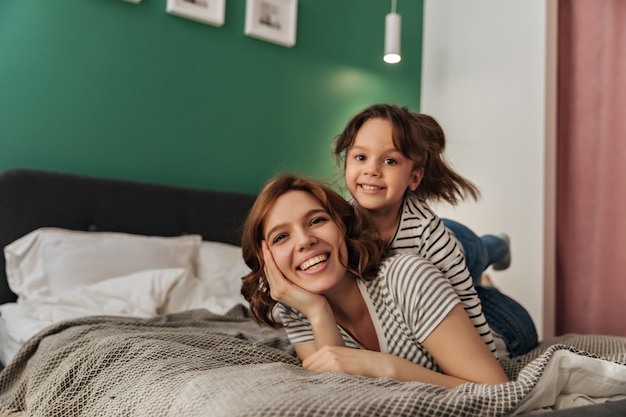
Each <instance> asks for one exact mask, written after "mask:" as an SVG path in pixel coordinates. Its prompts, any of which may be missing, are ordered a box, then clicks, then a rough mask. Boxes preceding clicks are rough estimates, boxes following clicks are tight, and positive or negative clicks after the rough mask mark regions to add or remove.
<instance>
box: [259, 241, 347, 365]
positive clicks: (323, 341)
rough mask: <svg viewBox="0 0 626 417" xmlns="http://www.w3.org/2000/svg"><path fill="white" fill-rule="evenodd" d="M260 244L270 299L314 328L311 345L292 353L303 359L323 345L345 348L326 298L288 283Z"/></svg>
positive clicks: (270, 255)
mask: <svg viewBox="0 0 626 417" xmlns="http://www.w3.org/2000/svg"><path fill="white" fill-rule="evenodd" d="M262 245H263V255H264V261H265V276H266V278H267V282H268V283H269V286H270V295H271V297H272V298H273V299H274V300H276V301H278V302H281V303H283V304H286V305H288V306H290V307H292V308H294V309H296V310H298V311H299V312H301V313H302V314H304V316H305V317H306V318H307V319H308V320H309V322H310V323H311V327H312V329H313V336H314V338H315V342H314V343H302V344H298V345H295V350H296V353H297V354H298V357H299V358H300V360H303V359H305V358H306V357H308V356H309V355H311V354H312V353H314V352H315V351H317V350H318V349H319V348H321V347H322V346H326V345H335V346H344V341H343V338H342V337H341V334H340V333H339V329H338V328H337V323H336V321H335V316H334V314H333V310H332V308H331V307H330V304H329V303H328V300H327V299H326V297H324V296H321V295H317V294H313V293H311V292H309V291H306V290H305V289H303V288H302V287H299V286H297V285H295V284H294V283H293V282H291V281H289V280H288V279H287V278H286V277H285V276H284V275H283V273H282V272H281V271H280V269H278V266H277V265H276V262H275V261H274V258H273V257H272V253H271V251H270V250H269V248H268V246H267V242H265V241H263V243H262Z"/></svg>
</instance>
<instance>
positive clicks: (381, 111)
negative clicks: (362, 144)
mask: <svg viewBox="0 0 626 417" xmlns="http://www.w3.org/2000/svg"><path fill="white" fill-rule="evenodd" d="M370 119H384V120H389V121H390V122H391V125H392V126H393V127H392V129H393V130H392V132H393V133H392V135H393V143H394V145H395V147H396V148H397V149H398V150H399V151H400V152H402V154H403V155H404V156H406V157H407V158H409V159H410V160H411V161H413V163H414V168H415V169H419V168H424V178H423V179H422V182H421V183H420V185H419V187H417V189H416V190H415V191H413V193H415V194H416V195H417V196H418V197H419V198H421V199H423V200H444V201H447V202H448V203H450V204H452V205H456V204H458V203H459V202H460V201H462V200H464V199H465V198H466V197H468V196H470V197H472V198H473V199H474V200H478V198H479V196H480V191H479V190H478V188H477V187H476V185H474V184H473V183H472V182H470V181H469V180H468V179H466V178H464V177H463V176H461V175H460V174H458V173H457V172H456V171H454V170H453V169H452V167H450V165H449V164H448V163H447V162H446V160H445V157H444V150H445V147H446V137H445V134H444V132H443V128H442V127H441V126H440V125H439V123H437V121H436V120H435V119H434V118H433V117H431V116H429V115H426V114H422V113H414V112H411V111H409V109H408V108H407V107H399V106H396V105H392V104H374V105H372V106H370V107H368V108H366V109H365V110H363V111H361V112H360V113H358V114H357V115H356V116H354V117H353V118H352V119H351V120H350V121H349V122H348V124H347V125H346V127H345V128H344V130H343V132H341V133H340V134H339V135H337V136H336V137H335V138H334V141H333V154H334V155H335V159H336V160H337V164H338V165H341V164H343V167H344V169H345V163H346V154H347V152H348V150H349V149H350V147H351V146H352V144H353V143H354V140H355V138H356V135H357V132H358V131H359V129H360V128H361V127H362V126H363V124H364V123H365V122H366V121H368V120H370Z"/></svg>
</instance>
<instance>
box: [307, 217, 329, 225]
mask: <svg viewBox="0 0 626 417" xmlns="http://www.w3.org/2000/svg"><path fill="white" fill-rule="evenodd" d="M326 221H328V219H327V218H325V217H316V218H314V219H313V220H311V224H320V223H324V222H326Z"/></svg>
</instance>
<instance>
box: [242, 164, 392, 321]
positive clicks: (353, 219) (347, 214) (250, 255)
mask: <svg viewBox="0 0 626 417" xmlns="http://www.w3.org/2000/svg"><path fill="white" fill-rule="evenodd" d="M290 191H304V192H306V193H309V194H311V195H312V196H313V197H315V198H316V199H317V200H318V201H319V202H320V203H321V204H322V206H323V207H324V209H326V211H327V212H328V214H329V215H330V217H331V219H332V220H333V221H334V222H335V224H337V226H338V227H339V229H340V230H341V231H342V232H343V233H344V236H345V237H344V239H345V242H346V246H347V248H348V259H347V265H345V267H346V268H347V270H348V271H349V272H351V273H352V274H354V275H355V276H356V277H359V278H362V279H371V277H373V276H375V275H376V273H377V272H378V267H379V265H380V263H381V261H382V260H383V258H384V257H385V256H386V255H387V244H386V243H384V242H383V241H382V240H381V239H380V237H379V235H378V232H377V231H376V229H375V228H374V227H373V226H372V225H371V224H369V223H368V221H367V219H366V218H365V217H364V216H357V214H356V212H355V210H354V208H353V207H352V206H351V205H350V203H349V202H348V201H346V200H345V199H344V198H343V197H342V196H341V195H339V194H338V193H336V192H335V191H333V190H332V189H331V188H330V187H328V186H326V185H323V184H321V183H320V182H318V181H315V180H312V179H307V178H302V177H298V176H295V175H289V174H283V175H279V176H277V177H275V178H274V179H272V180H271V181H269V182H268V183H267V184H266V185H265V187H264V188H263V190H261V192H260V193H259V195H258V196H257V199H256V201H255V203H254V205H253V206H252V209H251V210H250V213H249V214H248V217H247V218H246V221H245V223H244V225H243V233H242V238H241V246H242V254H243V259H244V261H245V262H246V264H247V265H248V267H250V269H251V271H250V273H249V274H247V275H246V276H245V277H243V278H242V280H243V283H242V286H241V294H242V295H243V296H244V298H245V299H246V300H247V301H248V303H249V306H250V313H251V314H252V317H253V318H254V320H255V321H256V322H257V323H259V324H262V325H268V326H270V327H273V328H279V327H282V324H281V323H280V321H278V320H277V319H276V318H275V317H274V315H273V310H274V307H275V306H276V304H277V301H275V300H273V299H272V298H271V296H270V291H269V284H268V282H267V279H266V278H265V276H264V273H263V268H264V267H265V263H264V261H263V250H262V242H263V240H264V238H263V229H264V226H265V220H266V219H267V216H268V215H269V214H270V212H271V210H272V208H273V207H274V204H275V203H276V200H277V199H278V198H279V197H280V196H282V195H283V194H286V193H288V192H290Z"/></svg>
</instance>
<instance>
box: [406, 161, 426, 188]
mask: <svg viewBox="0 0 626 417" xmlns="http://www.w3.org/2000/svg"><path fill="white" fill-rule="evenodd" d="M422 178H424V168H423V167H422V168H416V169H414V170H413V172H411V177H410V178H409V190H411V191H415V190H417V187H419V185H420V183H421V182H422Z"/></svg>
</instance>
